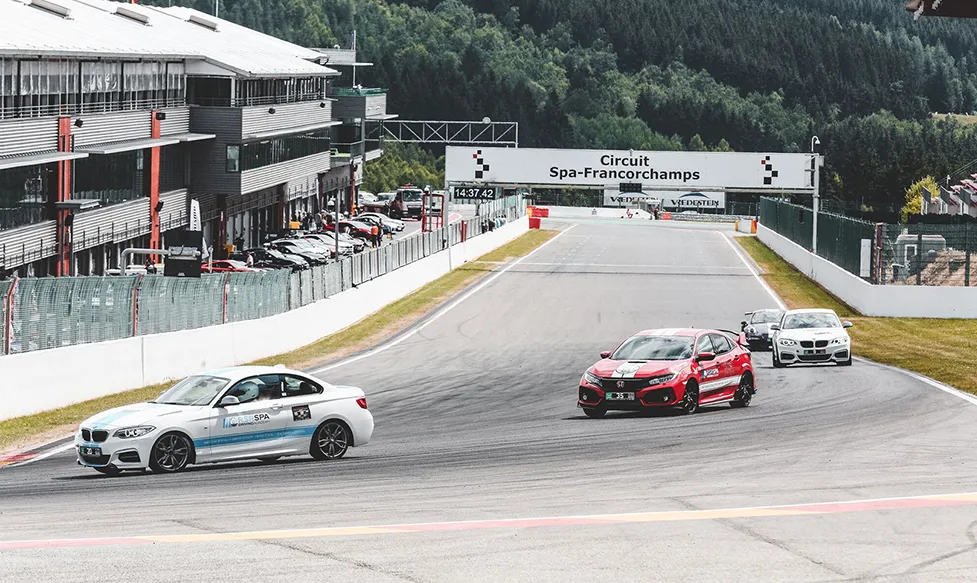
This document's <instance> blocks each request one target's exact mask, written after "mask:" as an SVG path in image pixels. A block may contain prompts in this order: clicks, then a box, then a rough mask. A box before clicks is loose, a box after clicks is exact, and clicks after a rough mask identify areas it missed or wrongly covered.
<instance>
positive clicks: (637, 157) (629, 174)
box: [445, 146, 814, 193]
mask: <svg viewBox="0 0 977 583" xmlns="http://www.w3.org/2000/svg"><path fill="white" fill-rule="evenodd" d="M813 156H814V155H813V154H778V153H753V152H651V151H629V150H560V149H548V148H498V147H494V148H490V147H476V146H448V147H447V149H446V151H445V178H446V180H447V181H448V182H449V183H452V184H505V185H510V184H511V185H533V186H553V187H568V188H572V187H575V186H576V187H605V186H607V185H611V184H616V183H619V182H630V183H640V184H641V185H642V189H643V190H644V191H645V192H648V191H652V190H660V189H680V190H685V191H686V192H687V193H691V192H698V191H707V190H729V189H745V190H772V191H805V190H812V189H813V187H812V185H811V172H810V168H811V161H812V158H813Z"/></svg>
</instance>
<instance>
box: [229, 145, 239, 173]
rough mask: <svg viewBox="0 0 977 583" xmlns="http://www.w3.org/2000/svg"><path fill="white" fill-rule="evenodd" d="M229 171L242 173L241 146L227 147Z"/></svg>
mask: <svg viewBox="0 0 977 583" xmlns="http://www.w3.org/2000/svg"><path fill="white" fill-rule="evenodd" d="M227 171H228V172H240V171H241V146H238V145H231V146H228V147H227Z"/></svg>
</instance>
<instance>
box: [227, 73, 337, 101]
mask: <svg viewBox="0 0 977 583" xmlns="http://www.w3.org/2000/svg"><path fill="white" fill-rule="evenodd" d="M327 92H328V80H327V79H326V78H325V77H308V78H302V79H294V78H293V79H246V80H241V81H238V82H237V84H236V85H235V88H234V100H235V101H234V104H235V105H237V106H239V107H247V106H250V105H267V104H270V103H296V102H300V101H316V100H319V99H324V98H325V97H326V94H327Z"/></svg>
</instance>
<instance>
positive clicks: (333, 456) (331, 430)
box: [309, 420, 352, 461]
mask: <svg viewBox="0 0 977 583" xmlns="http://www.w3.org/2000/svg"><path fill="white" fill-rule="evenodd" d="M350 442H352V438H351V436H350V431H349V428H348V427H346V424H345V423H343V422H341V421H336V420H331V421H326V422H325V423H323V424H322V425H320V426H319V429H317V430H316V432H315V434H314V435H313V436H312V445H311V447H310V449H309V453H310V454H312V457H314V458H315V459H317V460H320V461H322V460H337V459H339V458H341V457H343V456H344V455H346V450H348V449H349V444H350Z"/></svg>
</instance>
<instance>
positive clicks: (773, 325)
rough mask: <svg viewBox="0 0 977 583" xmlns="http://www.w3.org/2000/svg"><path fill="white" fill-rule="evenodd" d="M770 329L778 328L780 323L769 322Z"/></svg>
mask: <svg viewBox="0 0 977 583" xmlns="http://www.w3.org/2000/svg"><path fill="white" fill-rule="evenodd" d="M770 329H771V330H780V324H770Z"/></svg>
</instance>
